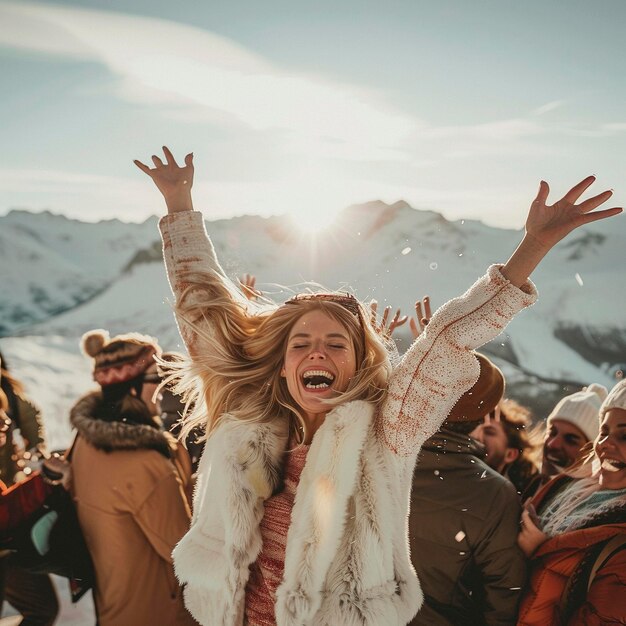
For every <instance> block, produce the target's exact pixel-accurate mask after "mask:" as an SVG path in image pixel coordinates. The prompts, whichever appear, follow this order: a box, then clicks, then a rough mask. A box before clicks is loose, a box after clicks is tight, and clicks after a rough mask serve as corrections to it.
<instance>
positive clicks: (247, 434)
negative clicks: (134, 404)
mask: <svg viewBox="0 0 626 626" xmlns="http://www.w3.org/2000/svg"><path fill="white" fill-rule="evenodd" d="M373 418H374V407H373V406H372V405H371V404H369V403H368V402H364V401H359V400H357V401H354V402H348V403H346V404H343V405H340V406H339V407H337V408H335V409H334V410H333V411H331V412H330V413H329V414H328V415H327V416H326V419H325V420H324V423H323V424H322V426H321V427H320V429H319V430H318V431H317V433H316V434H315V437H314V438H313V442H312V443H311V447H310V448H309V452H308V454H307V460H306V464H305V467H304V470H303V471H302V475H301V476H300V482H299V484H298V488H297V493H296V500H295V503H294V508H293V510H292V523H291V526H290V528H289V532H288V535H287V547H286V553H285V572H284V578H283V583H282V584H281V586H280V588H279V589H278V593H277V606H276V617H277V623H278V624H281V625H282V624H284V625H286V624H289V625H290V626H291V625H292V624H293V625H295V624H304V623H309V620H310V619H311V618H312V616H313V615H314V614H315V612H316V611H317V610H318V609H319V607H320V603H321V600H322V589H323V584H324V581H325V579H326V574H327V572H328V569H329V567H330V564H331V563H332V561H333V559H334V558H335V557H336V554H337V550H338V547H339V544H340V541H341V539H342V537H343V534H344V531H345V525H346V517H347V515H346V513H347V509H348V506H349V500H350V497H351V496H353V495H354V492H355V490H356V488H357V487H356V485H357V480H358V475H359V469H360V459H361V455H362V452H363V449H364V446H365V443H366V441H367V437H368V434H369V435H371V430H372V429H373ZM287 440H288V429H287V425H286V424H283V423H281V422H274V423H268V424H245V423H241V422H238V423H235V422H232V421H231V422H224V423H222V425H220V426H219V427H218V429H217V430H216V431H215V432H214V433H213V434H212V435H211V437H210V438H209V439H208V441H207V445H206V448H205V450H204V454H203V456H202V460H201V462H200V467H199V470H198V482H197V484H196V491H195V496H194V507H193V510H194V513H193V520H192V526H191V529H190V530H189V532H188V533H187V534H186V535H185V536H184V537H183V539H182V540H181V541H180V542H179V543H178V545H177V546H176V548H175V549H174V552H173V557H174V566H175V569H176V574H177V576H178V578H179V580H180V581H181V583H186V584H187V588H186V592H185V602H186V605H187V608H188V609H189V610H190V612H191V614H192V615H193V616H194V617H195V618H196V619H197V620H198V621H199V622H200V623H201V624H209V623H211V624H219V625H220V626H222V625H223V626H227V625H228V626H231V625H234V624H240V623H242V619H243V606H244V592H245V586H246V583H247V581H248V576H249V568H250V565H251V564H252V563H253V562H254V561H255V560H256V558H257V556H258V554H259V552H260V550H261V547H262V539H261V533H260V528H259V524H260V522H261V518H262V517H263V501H264V500H265V499H267V498H268V497H269V496H271V495H272V492H273V491H274V489H275V488H276V486H277V485H278V482H279V481H280V477H281V473H282V464H283V459H284V452H285V449H286V446H287ZM216 501H218V502H221V504H222V505H221V506H215V502H216ZM207 563H210V564H211V565H210V567H209V568H207ZM216 616H217V617H216ZM211 620H213V621H211Z"/></svg>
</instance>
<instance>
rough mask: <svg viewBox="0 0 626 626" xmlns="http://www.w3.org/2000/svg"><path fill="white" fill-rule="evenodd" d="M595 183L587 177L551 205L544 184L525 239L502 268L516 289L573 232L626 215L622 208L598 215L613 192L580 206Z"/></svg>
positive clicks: (591, 177) (540, 186)
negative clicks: (588, 225)
mask: <svg viewBox="0 0 626 626" xmlns="http://www.w3.org/2000/svg"><path fill="white" fill-rule="evenodd" d="M595 180H596V177H595V176H587V178H585V179H584V180H581V181H580V182H579V183H578V184H577V185H575V186H574V187H572V188H571V189H570V190H569V191H568V192H567V193H566V194H565V195H564V196H563V197H562V198H561V199H560V200H557V201H556V202H555V203H554V204H548V203H547V202H548V194H549V193H550V187H549V186H548V183H546V182H545V181H543V180H542V181H541V183H540V185H539V191H538V193H537V197H536V198H535V199H534V201H533V203H532V204H531V206H530V210H529V211H528V217H527V219H526V232H525V235H524V239H523V240H522V242H521V243H520V245H519V246H518V248H517V249H516V250H515V252H514V253H513V255H512V256H511V258H510V259H509V260H508V261H507V262H506V264H505V265H504V266H503V267H502V273H503V274H504V276H505V277H506V278H508V280H509V281H511V283H512V284H513V285H515V286H517V287H520V286H521V285H523V284H524V283H525V282H526V280H527V279H528V277H529V276H530V274H531V273H532V271H533V270H534V269H535V268H536V267H537V265H539V263H540V261H541V259H542V258H543V257H544V256H545V255H546V254H547V253H548V252H549V251H550V249H551V248H552V247H553V246H555V245H556V244H557V243H558V242H559V241H561V239H563V238H564V237H566V236H567V235H568V234H569V233H571V232H572V231H573V230H575V229H576V228H578V227H580V226H583V225H585V224H589V223H590V222H595V221H596V220H602V219H605V218H607V217H612V216H614V215H617V214H618V213H621V212H622V208H621V207H612V208H610V209H603V210H601V211H594V209H597V208H598V207H599V206H601V205H603V204H604V203H605V202H606V201H607V200H608V199H609V198H610V197H611V196H612V195H613V191H612V190H610V189H609V190H607V191H603V192H602V193H599V194H597V195H595V196H593V197H591V198H588V199H587V200H583V201H582V202H578V201H579V200H580V198H581V196H582V195H583V193H585V191H587V189H589V187H590V186H591V185H592V184H593V183H594V181H595ZM577 203H578V204H577Z"/></svg>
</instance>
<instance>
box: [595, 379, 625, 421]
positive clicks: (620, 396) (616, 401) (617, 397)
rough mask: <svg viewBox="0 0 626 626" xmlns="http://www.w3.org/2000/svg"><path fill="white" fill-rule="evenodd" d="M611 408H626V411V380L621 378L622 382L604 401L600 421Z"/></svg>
mask: <svg viewBox="0 0 626 626" xmlns="http://www.w3.org/2000/svg"><path fill="white" fill-rule="evenodd" d="M611 409H624V410H625V411H626V380H620V382H619V383H617V384H616V385H615V387H613V389H611V393H609V395H608V396H607V397H606V399H605V400H604V402H603V403H602V406H601V407H600V421H602V420H603V419H604V416H605V414H606V413H607V411H610V410H611Z"/></svg>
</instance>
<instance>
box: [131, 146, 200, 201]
mask: <svg viewBox="0 0 626 626" xmlns="http://www.w3.org/2000/svg"><path fill="white" fill-rule="evenodd" d="M163 154H164V155H165V163H163V161H162V159H160V158H159V157H158V156H157V155H156V154H153V155H152V162H153V163H154V168H150V167H148V166H147V165H145V164H144V163H142V162H141V161H138V160H137V159H135V160H134V161H133V162H134V163H135V165H136V166H137V167H138V168H139V169H140V170H141V171H142V172H144V173H145V174H147V175H148V176H150V178H151V179H152V180H153V181H154V184H155V185H156V186H157V189H158V190H159V191H160V192H161V193H162V194H163V197H164V198H165V203H166V204H167V210H168V212H169V213H177V212H179V211H191V210H193V203H192V200H191V187H192V186H193V174H194V168H193V154H192V153H189V154H188V155H187V156H186V157H185V165H184V166H182V167H181V166H179V165H178V163H177V162H176V159H175V158H174V155H173V154H172V153H171V152H170V149H169V148H168V147H167V146H163Z"/></svg>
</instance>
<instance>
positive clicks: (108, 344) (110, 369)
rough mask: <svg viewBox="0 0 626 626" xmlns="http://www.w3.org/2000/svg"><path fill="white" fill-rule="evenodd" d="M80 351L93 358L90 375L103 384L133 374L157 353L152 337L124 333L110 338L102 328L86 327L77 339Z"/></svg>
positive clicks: (142, 368) (149, 364)
mask: <svg viewBox="0 0 626 626" xmlns="http://www.w3.org/2000/svg"><path fill="white" fill-rule="evenodd" d="M81 348H82V351H83V352H84V353H85V354H86V355H87V356H89V357H91V358H92V359H93V361H94V368H93V379H94V380H95V381H96V382H97V383H98V384H99V385H100V386H101V387H107V386H109V385H115V384H117V383H123V382H127V381H129V380H132V379H133V378H137V376H139V375H140V374H142V373H143V372H145V371H146V370H147V369H148V368H149V367H150V366H151V365H152V364H153V363H154V357H155V356H161V347H160V346H159V344H158V343H157V340H156V339H155V338H154V337H150V336H149V335H141V334H139V333H127V334H125V335H117V336H116V337H113V338H111V337H110V336H109V333H108V332H107V331H106V330H102V329H96V330H90V331H89V332H87V333H85V334H84V335H83V338H82V340H81Z"/></svg>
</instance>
